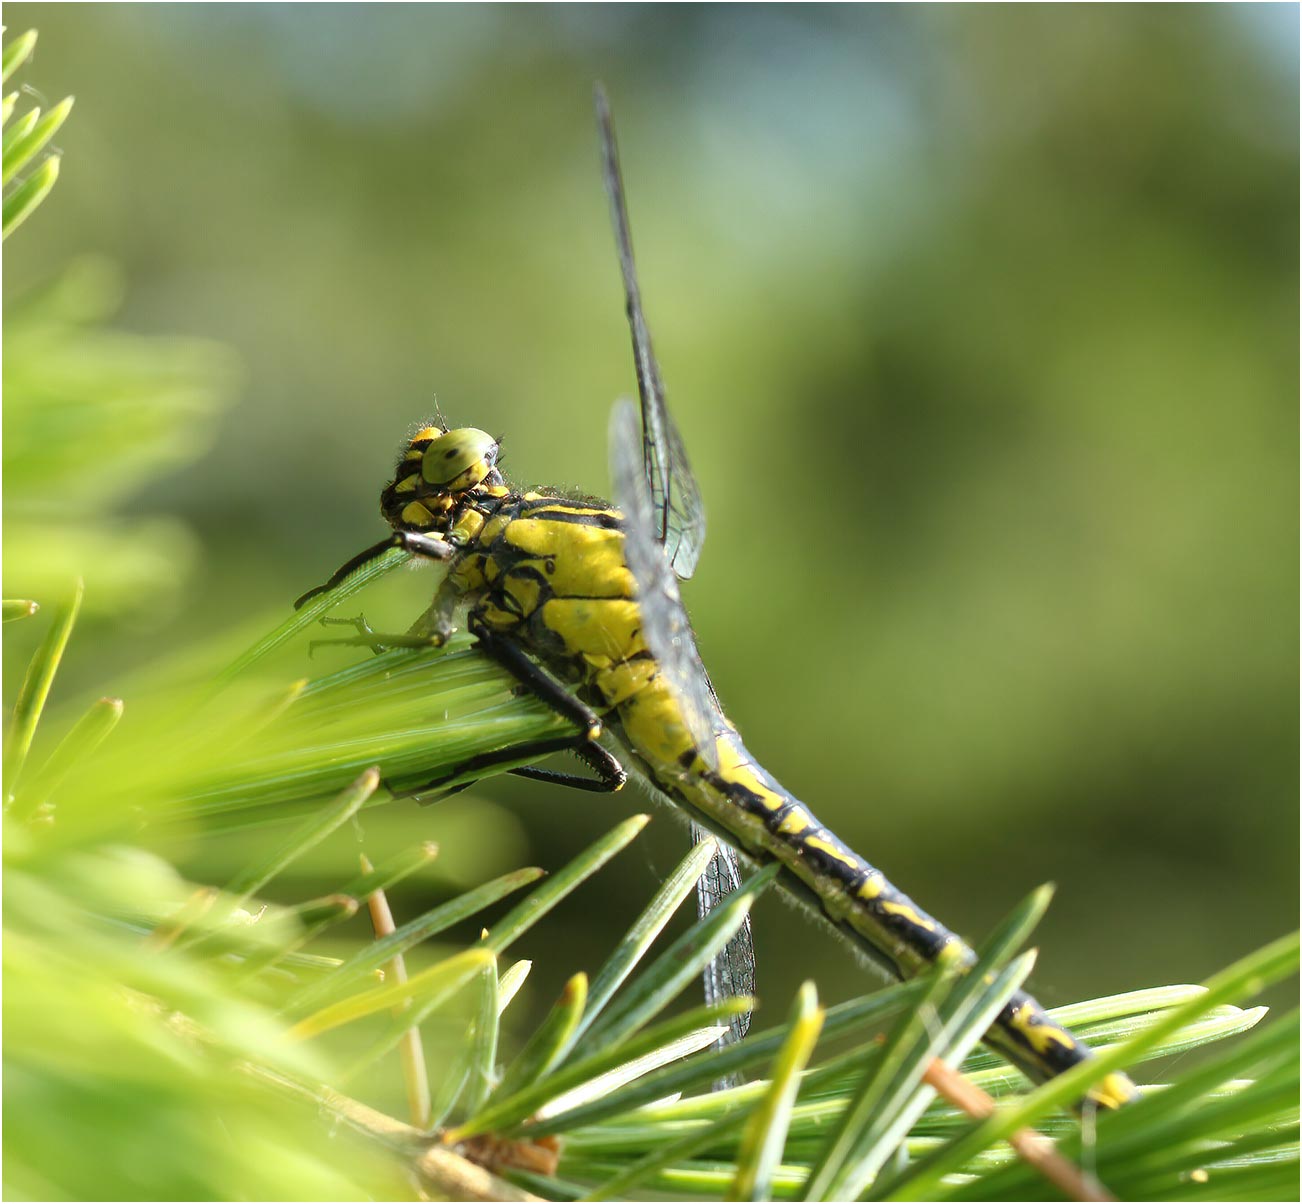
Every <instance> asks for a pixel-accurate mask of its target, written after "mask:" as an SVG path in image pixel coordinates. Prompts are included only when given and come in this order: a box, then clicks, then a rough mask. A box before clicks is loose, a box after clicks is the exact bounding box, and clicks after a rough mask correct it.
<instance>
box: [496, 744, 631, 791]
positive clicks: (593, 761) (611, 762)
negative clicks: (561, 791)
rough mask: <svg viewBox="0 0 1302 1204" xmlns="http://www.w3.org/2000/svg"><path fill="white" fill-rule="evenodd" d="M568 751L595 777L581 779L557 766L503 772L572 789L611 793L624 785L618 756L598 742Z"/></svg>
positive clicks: (625, 774) (622, 771) (578, 746)
mask: <svg viewBox="0 0 1302 1204" xmlns="http://www.w3.org/2000/svg"><path fill="white" fill-rule="evenodd" d="M570 752H572V753H573V754H574V755H575V756H576V757H578V758H579V760H580V761H582V762H583V763H584V764H585V765H587V766H588V767H589V768H590V769H591V770H592V771H593V772H594V773H595V774H596V775H597V776H596V777H595V778H585V777H584V776H583V775H582V774H577V773H565V772H564V771H562V770H559V769H536V768H534V766H532V765H524V766H521V767H520V768H519V769H508V770H507V772H508V773H513V774H515V775H516V777H519V778H532V779H533V780H534V781H535V782H552V783H553V784H555V785H557V786H569V787H570V788H571V789H573V790H590V791H592V792H593V793H594V794H613V793H614V792H615V791H616V790H622V789H623V788H624V783H626V782H627V781H628V774H627V773H626V772H625V770H624V767H623V766H622V765H621V764H620V763H619V761H618V759H617V758H616V757H615V756H614V755H613V754H612V753H611V752H609V751H608V750H607V749H605V748H603V747H602V746H601V745H600V744H576V745H575V746H574V747H573V748H571V749H570Z"/></svg>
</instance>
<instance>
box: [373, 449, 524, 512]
mask: <svg viewBox="0 0 1302 1204" xmlns="http://www.w3.org/2000/svg"><path fill="white" fill-rule="evenodd" d="M498 450H499V449H498V443H497V440H496V439H494V438H493V436H492V435H489V434H487V433H486V432H485V431H480V430H476V429H475V428H474V427H472V426H464V427H458V428H457V429H455V430H450V431H445V430H444V429H443V428H442V427H438V426H427V427H423V428H422V429H421V430H419V431H417V432H416V434H415V435H413V436H412V438H411V442H410V443H408V444H407V446H406V447H404V448H403V449H402V453H401V454H400V455H399V457H398V467H397V469H396V470H395V472H394V476H393V480H392V481H390V482H389V484H388V485H386V486H385V489H384V492H383V493H382V494H381V495H380V510H381V512H382V513H383V515H384V518H385V521H386V522H388V524H389V525H390V526H391V527H393V528H394V529H395V530H400V531H444V530H446V529H447V527H448V525H449V523H450V521H451V519H452V515H453V513H454V511H455V510H456V508H457V506H458V505H459V504H460V502H461V500H462V499H463V497H464V495H465V494H467V493H468V492H470V490H472V489H475V488H477V487H479V486H481V485H500V484H501V483H502V475H501V473H499V472H498V471H497V456H498Z"/></svg>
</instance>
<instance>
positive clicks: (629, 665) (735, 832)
mask: <svg viewBox="0 0 1302 1204" xmlns="http://www.w3.org/2000/svg"><path fill="white" fill-rule="evenodd" d="M597 112H598V125H599V128H600V133H601V143H602V151H603V162H604V174H605V183H606V189H607V192H608V194H609V199H610V205H611V211H612V215H613V219H614V226H615V237H616V245H617V249H618V253H619V261H620V269H621V273H622V276H623V284H624V294H625V301H626V306H627V311H628V320H629V326H630V329H631V332H632V341H633V351H634V358H635V364H636V371H637V384H638V392H639V394H640V397H641V414H640V420H639V413H638V407H636V406H635V405H634V404H633V403H632V402H631V401H621V402H619V403H617V404H616V406H615V408H614V412H613V414H612V416H611V424H610V467H611V475H612V484H613V492H614V504H613V505H612V504H611V503H609V502H606V501H602V500H600V499H596V498H587V497H578V498H576V497H572V496H565V495H562V494H560V493H559V492H555V491H548V490H536V491H529V492H520V491H518V490H516V489H514V488H512V487H511V486H510V485H509V484H508V483H507V482H506V481H505V479H504V478H503V476H502V474H501V472H500V470H499V469H498V466H497V461H498V455H499V445H498V442H497V440H495V439H494V438H493V437H492V436H491V435H488V434H487V433H485V432H484V431H481V430H477V429H474V428H469V427H463V428H456V429H447V428H446V425H445V424H443V423H441V422H440V423H439V424H436V425H430V426H426V427H424V428H422V429H421V430H420V431H418V432H417V433H416V435H415V436H414V437H413V438H412V439H411V440H410V442H409V443H408V445H407V446H406V447H405V448H404V449H403V451H402V453H401V454H400V456H399V460H398V464H397V469H396V471H395V474H394V478H393V480H392V481H391V482H390V483H389V484H388V485H387V486H386V487H385V489H384V491H383V493H382V495H381V510H382V512H383V514H384V517H385V518H386V520H387V521H388V522H389V524H390V526H391V527H392V528H393V530H394V534H393V535H392V536H390V537H389V538H387V539H385V540H383V541H382V542H380V543H379V544H376V545H375V546H374V547H372V548H368V549H367V550H366V551H365V552H362V553H361V554H360V555H358V556H356V557H354V558H353V559H352V560H350V561H349V562H348V563H347V564H345V565H344V566H343V567H342V568H340V569H339V570H338V572H336V574H335V575H334V576H333V577H332V578H331V580H330V581H329V582H328V583H327V584H326V585H324V586H321V587H320V588H319V589H317V590H313V591H311V592H310V593H308V594H306V595H304V596H303V597H302V598H300V599H299V601H298V603H297V605H302V604H303V603H304V602H305V601H307V599H308V598H310V597H313V596H315V595H316V594H318V593H320V592H322V591H324V590H329V589H332V588H333V587H334V586H336V585H337V584H339V583H340V582H342V581H343V579H344V578H345V577H346V576H348V575H349V574H350V573H351V572H352V571H353V570H354V569H356V568H358V567H359V566H360V565H362V564H363V563H365V562H367V561H369V560H370V559H372V558H373V557H375V556H376V555H378V554H380V553H381V552H382V551H385V550H386V549H388V548H390V547H393V546H395V545H396V546H399V547H402V548H405V549H406V550H407V551H408V552H411V553H414V554H416V555H418V556H422V557H427V558H430V559H434V560H438V561H442V562H444V563H445V565H446V569H447V571H446V575H445V576H444V578H443V581H442V583H441V584H440V585H439V587H438V590H437V591H436V593H435V596H434V600H433V602H432V603H431V605H430V607H429V608H428V609H427V610H426V612H425V613H424V614H423V615H422V616H421V618H420V619H419V620H417V623H416V624H415V625H414V626H413V628H412V629H411V630H410V631H409V632H407V633H405V634H404V635H402V636H385V635H376V634H374V633H370V632H369V631H365V632H363V631H359V635H358V636H357V637H356V638H355V639H353V640H349V641H345V642H350V643H359V644H364V645H369V646H371V647H374V648H377V649H378V648H388V647H393V646H395V645H399V646H418V647H429V646H430V645H431V644H433V645H441V644H442V643H444V642H446V640H447V638H448V637H449V635H450V634H451V633H452V631H453V630H454V624H455V622H456V620H457V618H458V617H459V616H460V614H461V613H462V612H463V611H464V612H465V613H466V625H467V628H468V630H469V631H470V632H471V634H473V635H474V636H475V638H476V640H477V641H478V646H479V648H480V649H481V650H482V651H483V652H485V653H486V654H487V655H489V656H491V657H492V658H494V659H495V660H496V661H498V662H499V663H500V664H502V665H503V666H505V667H506V668H507V669H508V670H509V671H510V672H511V673H512V674H513V675H514V676H515V677H516V678H517V679H518V680H519V681H520V682H521V683H523V684H524V685H526V686H527V687H528V688H529V689H531V690H533V691H534V692H535V693H536V694H538V695H539V696H540V697H541V698H542V699H544V700H545V701H546V702H548V703H549V704H550V705H551V706H552V707H554V708H555V710H556V711H557V712H558V713H560V714H561V715H563V716H565V717H566V718H568V719H570V720H572V721H573V723H574V724H575V725H576V727H577V730H578V734H577V736H574V737H566V738H565V739H563V740H561V741H550V742H544V743H540V744H539V745H537V746H536V747H532V748H527V749H521V748H519V747H513V748H509V749H504V750H502V751H501V752H500V753H492V754H488V755H486V756H483V757H480V758H477V759H476V761H475V762H473V763H471V764H467V765H463V766H460V767H459V768H458V770H457V780H459V781H460V780H464V778H465V776H466V775H467V774H474V773H477V772H479V771H480V770H483V771H488V770H490V769H492V768H494V767H504V766H505V765H507V764H512V763H513V764H516V765H518V764H519V763H520V761H521V760H523V759H525V758H526V757H532V756H535V755H536V756H538V757H541V756H543V755H545V754H547V753H551V752H554V751H557V750H558V749H560V748H567V749H569V750H570V751H573V752H575V753H576V754H577V755H578V756H579V757H580V758H581V759H582V760H583V761H584V762H585V763H586V764H587V765H588V766H589V767H590V768H591V769H592V770H593V771H594V772H595V774H596V777H595V779H589V778H581V779H578V780H577V781H576V780H575V779H574V778H573V777H572V776H571V775H564V774H558V773H556V772H554V771H550V770H544V769H537V768H527V767H526V768H523V769H515V770H513V771H512V772H517V773H521V774H524V775H525V776H530V777H535V778H540V779H543V780H563V781H566V782H567V783H570V784H578V785H582V786H584V787H585V788H587V789H603V790H611V789H618V788H619V787H620V786H621V785H623V783H624V781H625V780H626V776H627V773H628V772H630V771H631V772H634V773H636V774H637V775H638V776H639V777H640V778H642V779H644V780H645V782H646V783H647V784H648V785H649V787H650V788H651V789H652V790H653V792H654V793H656V794H657V795H659V796H660V797H662V798H665V799H667V800H668V801H669V802H670V803H672V804H673V805H674V806H676V807H678V808H679V809H680V810H682V811H683V812H685V813H686V814H687V815H688V816H689V817H690V819H691V820H692V822H693V823H694V824H695V825H698V826H699V828H700V829H708V830H709V831H711V832H714V833H716V834H718V835H720V836H721V837H723V839H724V840H725V841H727V842H729V844H730V845H731V846H732V848H734V849H735V850H736V851H737V852H739V853H740V854H741V855H742V856H743V857H744V858H745V859H747V860H748V861H753V862H758V863H768V862H772V861H776V862H778V863H779V864H780V866H781V873H780V877H779V881H780V882H782V883H784V885H785V886H786V888H787V890H788V891H789V892H790V893H791V894H792V895H794V896H795V897H796V898H797V899H798V900H799V901H801V902H802V903H804V904H806V905H807V906H809V907H810V908H811V909H813V910H814V911H815V912H816V913H817V914H818V915H820V916H821V917H822V918H823V919H824V920H826V921H827V922H828V923H830V924H832V925H833V926H834V927H835V928H836V929H837V930H838V931H840V932H841V933H842V934H844V935H846V936H848V937H849V938H850V939H851V940H852V941H853V942H854V943H855V944H856V945H857V946H858V947H859V948H860V949H862V950H863V951H865V952H866V953H867V954H868V955H869V956H870V957H871V958H872V959H874V960H876V961H877V962H878V963H880V964H882V965H884V966H885V968H886V969H888V970H889V971H890V972H892V973H893V974H895V975H897V976H898V977H900V978H910V977H913V976H914V975H916V974H918V973H921V972H922V971H924V970H926V969H928V968H929V967H930V966H932V965H934V964H935V963H936V962H937V961H938V960H940V959H942V958H945V959H958V960H959V961H960V962H963V963H970V962H972V961H973V960H974V955H973V953H972V951H971V950H970V949H969V948H968V947H967V946H966V945H965V944H964V943H963V941H962V940H961V939H960V938H959V937H957V936H956V935H955V934H954V933H952V932H951V931H950V930H949V929H948V928H946V927H945V926H944V925H943V924H941V923H940V922H939V921H938V920H936V919H934V918H933V917H932V916H930V915H928V914H927V912H926V911H924V910H923V909H922V908H921V907H919V906H918V905H917V904H916V903H915V902H913V900H912V899H910V898H909V897H908V896H907V895H905V894H904V893H903V892H902V891H900V890H898V889H897V888H896V887H895V886H893V885H892V884H891V883H890V882H889V881H888V880H887V878H886V877H885V875H884V874H883V873H882V872H881V871H880V870H878V869H876V868H875V867H874V866H872V865H871V864H869V863H868V862H867V861H866V860H864V858H862V857H861V856H859V854H858V853H856V852H854V850H852V849H851V848H849V846H847V845H846V844H845V843H844V842H843V841H842V840H840V839H839V838H838V837H837V836H836V835H835V834H834V833H833V832H831V831H829V830H828V829H827V828H826V827H824V826H823V825H822V824H821V823H819V821H818V820H817V818H815V816H814V814H813V813H812V812H811V811H810V809H809V808H808V807H807V806H805V804H804V803H802V802H800V800H799V799H797V798H796V797H795V796H794V795H792V794H791V792H790V791H788V790H787V789H786V788H785V787H783V786H781V785H780V784H779V783H778V782H777V781H776V780H775V779H774V778H773V777H772V776H770V775H769V774H768V773H767V771H765V770H764V768H763V767H762V766H761V765H760V763H759V762H758V761H757V760H756V758H755V757H754V756H753V755H752V754H751V753H750V752H749V751H748V750H747V748H746V746H745V745H744V744H743V743H742V741H741V738H740V736H739V735H738V734H737V730H736V728H734V727H733V725H732V724H731V723H730V722H729V721H728V719H727V717H726V716H725V715H724V713H723V710H722V708H721V707H720V705H719V701H718V698H717V697H716V695H715V692H714V688H713V686H712V685H711V683H710V679H709V676H708V674H707V673H706V671H705V668H704V666H703V665H702V664H701V661H700V658H699V656H698V655H697V651H696V644H695V640H694V638H693V635H692V628H691V624H690V622H689V620H688V617H687V612H686V610H685V609H684V607H683V604H682V600H681V598H680V596H679V592H678V580H679V579H681V578H685V577H689V576H690V575H691V574H692V572H693V570H694V569H695V567H696V564H697V561H698V559H699V557H700V552H701V544H702V541H703V539H704V534H705V521H704V510H703V507H702V505H701V499H700V492H699V490H698V488H697V485H696V482H695V479H694V478H693V476H692V471H691V468H690V465H689V463H688V459H687V454H686V451H685V450H684V447H683V443H682V439H681V438H680V436H679V434H678V430H677V428H676V426H675V425H674V422H673V419H672V417H671V416H670V414H669V411H668V409H667V407H666V404H665V396H664V388H663V386H662V384H661V379H660V371H659V367H658V365H657V363H656V358H655V353H654V350H653V348H652V343H651V336H650V333H649V331H648V329H647V324H646V319H645V316H644V314H643V309H642V299H641V294H640V290H639V287H638V281H637V274H636V270H635V266H634V261H633V249H632V239H631V235H630V233H629V222H628V212H627V207H626V204H625V200H624V188H623V182H622V178H621V174H620V168H619V159H618V155H617V151H616V145H615V137H614V130H613V127H612V123H611V119H610V112H609V108H608V106H607V104H606V100H605V97H604V95H603V94H602V93H601V92H600V90H599V91H598V94H597ZM447 780H448V781H451V780H452V779H451V778H449V779H447ZM438 786H439V783H437V782H435V783H431V784H430V787H429V788H430V789H436V788H438ZM703 882H704V884H705V885H704V887H703V888H702V889H703V895H702V898H701V903H702V906H708V905H709V904H710V903H711V902H712V901H713V897H714V896H716V895H723V894H726V893H727V891H728V889H729V888H730V887H731V886H732V885H734V884H735V882H736V861H735V858H734V857H733V856H732V855H731V852H730V853H729V855H727V856H726V857H724V858H722V859H720V860H718V861H716V862H715V864H714V865H713V867H712V869H711V872H710V873H709V874H707V875H706V876H705V878H704V879H703ZM739 938H740V939H738V940H737V941H735V942H734V946H733V948H732V949H731V950H729V951H725V953H729V952H730V953H731V954H732V957H731V959H730V960H729V959H728V958H727V957H725V959H724V961H723V962H722V964H721V965H720V966H719V967H718V969H717V970H716V971H715V973H714V977H713V978H712V979H711V978H708V977H707V993H709V994H711V995H721V996H727V995H732V994H744V993H749V989H750V981H749V977H748V976H753V971H754V965H753V958H752V956H751V955H750V952H749V933H748V932H745V933H739ZM985 1039H986V1042H987V1044H989V1045H990V1046H992V1047H993V1048H995V1049H996V1050H998V1051H999V1052H1000V1053H1002V1054H1003V1055H1004V1056H1005V1057H1006V1058H1008V1060H1009V1061H1011V1062H1012V1063H1013V1064H1014V1065H1016V1066H1018V1067H1019V1068H1020V1069H1021V1070H1022V1071H1023V1072H1025V1073H1026V1074H1027V1075H1029V1076H1030V1077H1031V1078H1033V1079H1036V1080H1043V1079H1046V1078H1049V1077H1051V1076H1053V1075H1055V1074H1058V1073H1061V1072H1062V1071H1064V1070H1066V1069H1068V1068H1070V1067H1071V1066H1073V1065H1075V1064H1077V1063H1078V1062H1080V1061H1081V1060H1083V1059H1084V1058H1086V1057H1088V1056H1089V1050H1088V1049H1087V1047H1086V1046H1084V1045H1083V1044H1082V1043H1081V1042H1080V1041H1079V1040H1078V1039H1077V1038H1076V1037H1074V1036H1073V1035H1072V1034H1071V1033H1070V1032H1069V1031H1067V1030H1066V1029H1065V1028H1064V1027H1063V1026H1062V1025H1060V1024H1058V1023H1057V1022H1055V1021H1054V1020H1053V1019H1052V1018H1051V1017H1050V1016H1049V1015H1047V1014H1046V1013H1045V1011H1044V1010H1043V1008H1041V1007H1040V1005H1039V1004H1038V1003H1037V1002H1036V1001H1035V1000H1034V999H1033V998H1031V997H1030V996H1029V995H1027V994H1025V993H1024V992H1019V993H1017V994H1016V995H1014V996H1013V998H1012V999H1011V1000H1010V1001H1009V1003H1008V1004H1007V1005H1006V1007H1005V1008H1004V1009H1003V1011H1002V1012H1001V1013H1000V1014H999V1016H998V1017H997V1019H996V1021H995V1023H994V1025H993V1027H992V1028H991V1029H990V1031H989V1032H988V1033H987V1035H986V1038H985ZM1134 1094H1135V1088H1134V1087H1133V1085H1132V1084H1131V1082H1130V1080H1129V1079H1127V1078H1126V1077H1125V1076H1124V1075H1120V1074H1113V1075H1109V1076H1108V1077H1106V1078H1105V1079H1103V1080H1102V1082H1100V1083H1099V1084H1098V1085H1096V1086H1095V1087H1094V1088H1093V1090H1092V1092H1091V1095H1092V1097H1093V1099H1094V1100H1095V1102H1096V1103H1098V1104H1101V1105H1103V1106H1107V1107H1115V1106H1118V1105H1120V1104H1121V1103H1124V1102H1125V1101H1126V1100H1128V1099H1130V1098H1131V1097H1132V1096H1133V1095H1134Z"/></svg>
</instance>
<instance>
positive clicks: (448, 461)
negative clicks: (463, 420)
mask: <svg viewBox="0 0 1302 1204" xmlns="http://www.w3.org/2000/svg"><path fill="white" fill-rule="evenodd" d="M496 464H497V440H496V439H494V438H493V436H492V435H490V434H487V433H486V432H485V431H480V430H476V429H475V428H474V427H473V426H465V427H460V428H459V429H457V430H454V431H448V432H447V433H446V434H445V435H443V436H441V437H440V438H437V439H435V440H434V441H433V442H432V443H431V444H430V445H429V447H427V448H426V449H425V455H424V457H423V458H422V460H421V467H420V475H421V476H422V477H423V478H424V479H425V482H426V484H429V485H433V486H435V487H436V488H438V489H446V490H448V491H449V492H452V493H459V492H461V491H462V490H465V489H473V488H474V486H476V485H478V484H479V483H480V481H482V480H483V479H484V478H485V477H486V476H488V474H489V473H490V472H492V471H493V468H494V467H495V465H496Z"/></svg>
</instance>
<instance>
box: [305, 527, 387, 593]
mask: <svg viewBox="0 0 1302 1204" xmlns="http://www.w3.org/2000/svg"><path fill="white" fill-rule="evenodd" d="M397 542H398V537H397V536H396V535H390V536H389V537H388V538H387V539H382V540H380V542H379V543H376V544H372V545H371V546H370V547H369V548H367V549H366V551H364V552H358V553H357V555H356V556H354V557H353V558H352V559H351V560H348V561H345V562H344V563H343V564H341V565H340V566H339V567H338V568H337V569H335V571H334V572H333V573H332V574H331V575H330V580H329V581H327V582H326V583H325V584H324V585H318V586H317V587H316V588H315V589H310V590H308V591H307V593H305V594H304V595H303V596H302V597H300V598H299V599H298V600H297V601H296V602H295V603H294V609H295V610H302V608H303V606H304V604H305V603H307V602H310V601H311V600H312V599H313V598H315V597H316V596H317V595H318V594H327V593H329V592H330V591H331V590H332V589H334V588H335V586H337V585H338V584H339V583H340V582H341V581H342V580H343V579H344V578H345V577H347V576H348V574H349V573H351V572H354V571H355V570H357V569H360V568H361V567H362V565H364V564H366V563H368V562H369V561H371V560H374V559H375V558H376V557H377V556H378V555H379V554H380V553H381V552H384V551H386V550H387V549H389V548H392V547H394V546H396V544H397Z"/></svg>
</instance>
